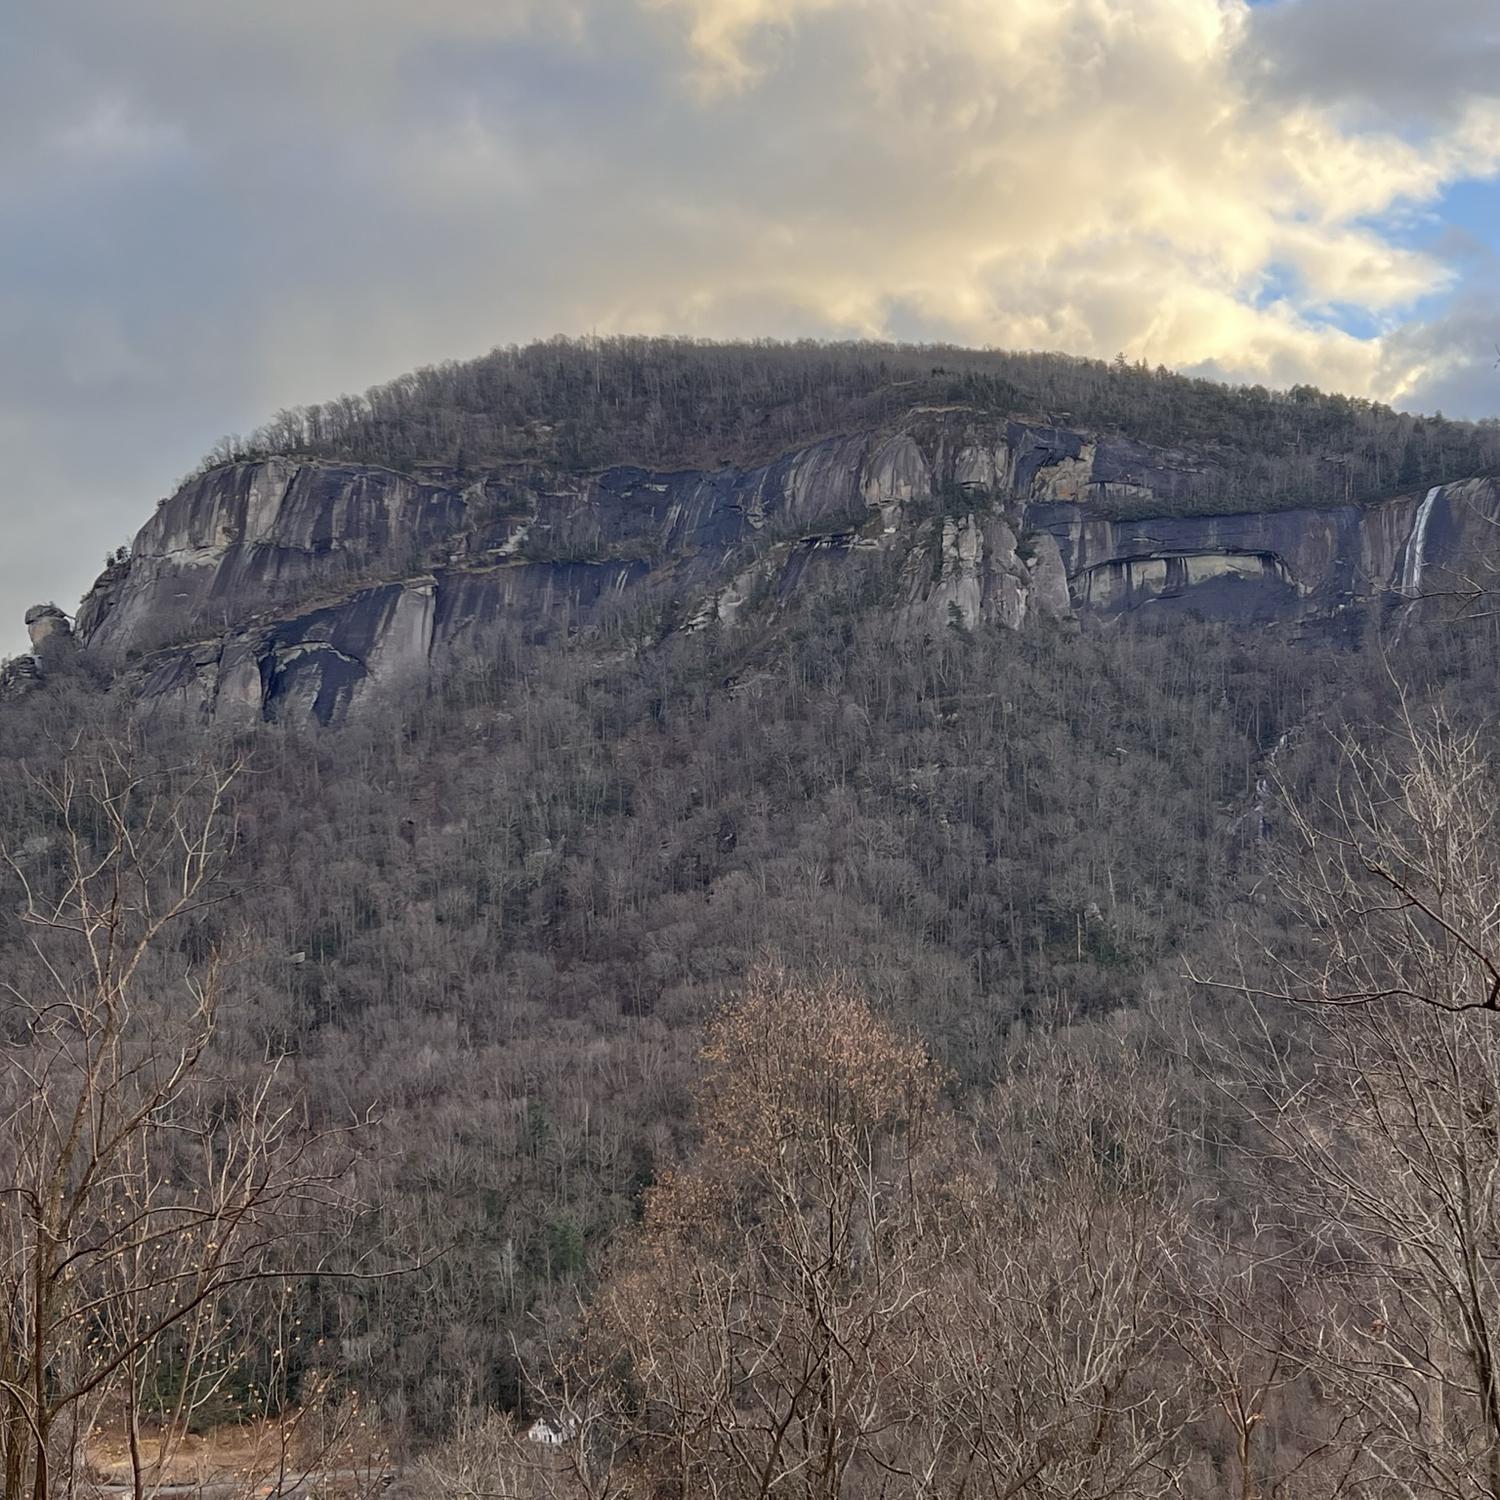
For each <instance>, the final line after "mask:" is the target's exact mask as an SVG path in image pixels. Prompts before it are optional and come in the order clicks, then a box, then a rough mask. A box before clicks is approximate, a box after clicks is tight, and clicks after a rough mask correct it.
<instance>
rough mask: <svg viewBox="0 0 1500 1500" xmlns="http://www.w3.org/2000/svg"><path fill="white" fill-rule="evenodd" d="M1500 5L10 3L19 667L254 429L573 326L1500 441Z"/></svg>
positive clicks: (6, 627)
mask: <svg viewBox="0 0 1500 1500" xmlns="http://www.w3.org/2000/svg"><path fill="white" fill-rule="evenodd" d="M1497 172H1500V4H1497V3H1496V0H1422V3H1421V4H1414V3H1412V0H1260V3H1255V4H1250V3H1247V0H212V3H205V0H0V472H3V478H4V488H3V490H0V519H3V521H4V540H3V543H0V655H5V654H8V653H9V652H11V651H15V650H19V649H21V647H22V645H23V644H24V634H23V632H22V630H21V626H20V619H21V615H22V613H23V611H24V610H25V608H26V607H27V606H28V605H29V604H32V603H36V602H39V601H44V600H49V599H55V600H56V601H57V602H58V603H59V604H62V605H63V607H64V608H68V609H71V608H72V607H73V605H74V603H75V602H76V600H77V599H78V597H79V595H80V594H81V593H82V591H83V590H84V589H85V588H86V587H87V586H88V584H89V582H90V581H91V580H92V578H93V576H94V574H95V573H96V572H97V571H98V569H99V567H100V565H101V563H102V560H103V556H104V553H105V552H106V550H108V549H111V548H113V547H115V546H117V545H119V544H120V543H122V542H125V541H127V540H128V539H129V538H130V536H131V535H132V533H133V532H134V531H135V530H136V529H137V528H138V527H139V526H140V525H141V524H142V523H143V522H144V521H145V520H146V518H147V517H148V516H149V515H150V513H151V510H152V508H153V505H154V502H155V501H156V500H157V499H158V498H159V497H160V496H162V495H164V494H166V493H167V492H169V491H170V489H171V488H172V487H173V486H174V484H175V482H176V480H177V479H178V477H179V476H180V475H182V474H183V473H184V472H186V471H187V470H188V469H190V468H191V467H192V465H193V464H194V463H195V462H196V461H197V459H198V457H199V456H200V455H201V454H202V453H203V452H204V451H205V450H206V449H207V448H209V447H210V446H211V445H212V443H213V442H214V441H215V439H217V438H218V437H220V436H222V435H223V434H225V433H227V432H232V431H238V432H243V431H248V430H249V429H251V428H253V427H254V426H255V425H257V423H259V422H260V421H261V420H263V419H264V418H265V417H267V416H269V415H270V414H271V413H272V412H274V411H275V410H276V409H277V408H279V407H282V406H288V405H294V404H297V403H301V402H306V401H314V400H321V399H324V398H327V397H330V396H333V395H336V394H338V393H340V392H342V391H346V390H360V389H363V388H365V387H366V386H368V385H370V384H372V383H374V382H376V381H378V380H383V379H387V378H389V377H391V376H393V375H396V374H399V373H400V372H401V371H403V370H406V369H409V368H412V367H414V366H416V365H420V364H425V363H431V362H433V361H436V360H442V359H450V358H461V357H465V356H469V355H474V354H478V353H482V352H483V351H485V350H487V349H489V348H491V347H493V346H494V345H496V344H506V343H511V342H521V341H525V340H527V339H530V338H534V337H545V336H548V335H551V334H554V333H575V334H576V333H588V332H599V333H608V332H680V333H689V334H694V335H703V336H718V337H745V336H750V337H759V336H803V335H807V336H818V337H829V338H838V337H889V338H904V339H941V340H951V341H955V342H961V343H966V344H976V345H986V344H988V345H996V346H1000V347H1007V348H1046V349H1061V350H1065V351H1068V352H1071V353H1077V354H1093V355H1099V356H1103V357H1106V358H1112V357H1113V356H1114V355H1115V354H1116V353H1124V354H1125V355H1126V356H1127V357H1129V358H1130V359H1132V360H1134V359H1145V360H1147V361H1148V362H1150V363H1152V364H1157V363H1165V364H1168V365H1172V366H1175V367H1178V368H1182V369H1185V370H1190V371H1194V372H1199V373H1206V374H1211V375H1216V376H1222V377H1224V378H1228V379H1234V380H1240V379H1245V380H1254V381H1261V382H1264V383H1266V384H1272V385H1288V384H1293V383H1296V382H1299V381H1311V382H1313V383H1315V384H1318V385H1321V386H1323V387H1325V388H1334V389H1341V390H1345V391H1349V392H1353V393H1357V394H1361V395H1369V396H1372V397H1375V398H1378V399H1380V400H1385V401H1389V402H1392V403H1394V404H1396V405H1399V406H1402V407H1407V408H1411V409H1419V410H1434V409H1441V410H1442V411H1443V412H1445V413H1446V414H1448V415H1450V416H1469V417H1482V416H1488V415H1496V414H1500V371H1497V370H1496V368H1495V365H1496V356H1497V348H1500V185H1497V182H1496V176H1497Z"/></svg>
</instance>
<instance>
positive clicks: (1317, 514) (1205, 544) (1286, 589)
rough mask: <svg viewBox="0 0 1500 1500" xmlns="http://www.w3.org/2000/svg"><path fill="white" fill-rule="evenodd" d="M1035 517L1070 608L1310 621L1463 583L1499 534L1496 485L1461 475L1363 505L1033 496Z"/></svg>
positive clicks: (1499, 495) (1488, 554)
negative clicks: (1208, 508) (1053, 549)
mask: <svg viewBox="0 0 1500 1500" xmlns="http://www.w3.org/2000/svg"><path fill="white" fill-rule="evenodd" d="M1030 519H1031V522H1032V524H1033V525H1035V526H1037V527H1038V528H1039V529H1041V530H1044V531H1046V532H1047V533H1048V534H1049V535H1050V536H1052V537H1053V538H1054V539H1055V540H1056V542H1057V545H1058V550H1059V552H1060V554H1061V556H1062V559H1063V566H1064V569H1065V570H1066V572H1067V575H1068V581H1069V590H1070V593H1071V596H1072V600H1073V603H1074V606H1075V607H1076V608H1079V609H1083V610H1097V611H1102V612H1105V613H1109V614H1118V613H1121V612H1124V611H1128V610H1134V609H1139V608H1142V607H1145V606H1151V607H1153V608H1156V609H1163V608H1165V609H1188V610H1192V611H1195V612H1197V613H1199V614H1202V615H1204V616H1206V617H1208V618H1211V619H1235V620H1251V621H1254V620H1272V619H1280V620H1306V619H1311V618H1315V617H1329V616H1333V615H1335V614H1337V613H1339V612H1341V611H1345V610H1348V609H1350V608H1351V607H1356V606H1359V605H1362V604H1368V603H1369V602H1371V601H1373V600H1376V599H1387V600H1392V601H1394V600H1401V599H1407V600H1411V599H1415V598H1418V597H1419V596H1420V597H1423V598H1431V597H1433V596H1434V595H1436V594H1439V593H1441V592H1444V591H1447V590H1451V589H1454V588H1457V587H1460V586H1462V581H1463V580H1464V579H1465V578H1466V577H1467V576H1468V575H1469V573H1471V572H1472V571H1473V570H1474V569H1476V568H1482V567H1483V566H1484V563H1485V560H1486V559H1488V558H1489V557H1491V556H1492V555H1493V554H1494V553H1495V552H1496V549H1497V544H1500V493H1497V489H1496V486H1495V484H1494V482H1493V481H1491V480H1467V481H1464V482H1462V483H1459V484H1450V485H1440V486H1436V487H1434V488H1432V489H1429V490H1426V491H1423V492H1422V493H1420V494H1413V495H1400V496H1397V497H1395V498H1393V499H1391V500H1389V501H1386V502H1384V503H1383V504H1380V505H1370V506H1358V505H1343V506H1335V507H1330V508H1328V509H1301V510H1282V511H1264V512H1249V513H1246V514H1243V515H1232V516H1174V517H1162V518H1157V519H1147V520H1141V521H1109V520H1103V519H1098V518H1095V517H1091V516H1090V515H1089V514H1088V512H1087V510H1086V509H1085V508H1083V507H1080V506H1061V505H1037V506H1033V507H1032V508H1031V511H1030Z"/></svg>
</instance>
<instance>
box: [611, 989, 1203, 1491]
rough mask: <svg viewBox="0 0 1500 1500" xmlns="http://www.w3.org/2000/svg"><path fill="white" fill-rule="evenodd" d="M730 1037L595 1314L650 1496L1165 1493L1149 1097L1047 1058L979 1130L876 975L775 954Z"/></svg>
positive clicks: (1165, 1254) (1164, 1391) (1172, 1394)
mask: <svg viewBox="0 0 1500 1500" xmlns="http://www.w3.org/2000/svg"><path fill="white" fill-rule="evenodd" d="M705 1056H706V1059H707V1061H708V1072H707V1076H706V1078H705V1080H704V1083H703V1086H702V1089H701V1091H700V1093H699V1117H700V1121H701V1124H702V1127H703V1134H704V1140H703V1145H702V1148H701V1150H700V1152H699V1154H698V1155H697V1156H695V1158H694V1159H693V1161H692V1163H691V1164H690V1165H689V1166H687V1167H685V1168H684V1169H682V1170H681V1171H679V1172H677V1173H674V1174H673V1175H672V1176H670V1177H669V1178H668V1179H667V1180H666V1181H664V1182H663V1184H662V1185H661V1186H660V1187H659V1188H658V1189H657V1190H656V1191H655V1192H654V1193H653V1195H652V1196H651V1198H650V1201H649V1203H648V1206H647V1212H646V1218H645V1222H644V1225H643V1227H642V1229H641V1231H640V1233H639V1234H637V1235H634V1236H631V1237H629V1239H628V1240H627V1242H626V1243H625V1244H624V1245H622V1247H621V1251H620V1254H619V1257H618V1263H617V1269H616V1271H615V1273H614V1274H613V1275H612V1276H611V1277H610V1278H609V1279H608V1280H607V1282H606V1284H605V1286H604V1288H603V1289H602V1291H601V1293H600V1295H599V1297H598V1299H597V1301H596V1303H595V1305H594V1307H593V1309H592V1310H591V1312H590V1314H589V1318H588V1322H587V1329H586V1338H585V1345H586V1347H587V1346H592V1348H593V1349H594V1350H595V1351H596V1358H597V1359H598V1361H599V1366H600V1368H601V1370H603V1372H604V1378H603V1379H602V1380H599V1381H598V1382H597V1384H596V1386H595V1393H596V1394H595V1397H594V1399H596V1400H600V1401H602V1402H604V1403H605V1405H606V1407H608V1408H610V1409H612V1410H614V1411H615V1412H617V1413H618V1420H619V1421H620V1422H621V1423H622V1424H623V1425H624V1426H625V1427H626V1428H627V1429H628V1431H629V1435H630V1441H629V1443H628V1456H629V1458H630V1464H629V1465H628V1466H624V1467H625V1469H626V1472H627V1473H628V1474H629V1476H630V1478H629V1479H628V1483H627V1492H628V1493H631V1494H639V1495H649V1494H673V1495H687V1494H694V1495H714V1496H725V1497H740V1496H767V1495H772V1494H794V1495H799V1496H805V1497H807V1500H837V1497H844V1496H850V1495H862V1496H863V1495H872V1496H877V1495H889V1496H896V1495H902V1496H934V1497H935V1496H955V1497H957V1496H961V1495H989V1496H996V1497H998V1496H1002V1495H1008V1496H1021V1495H1038V1496H1040V1495H1048V1496H1058V1497H1076V1500H1084V1497H1103V1496H1125V1495H1130V1496H1140V1495H1150V1494H1158V1493H1162V1494H1164V1493H1168V1492H1170V1486H1171V1483H1172V1477H1171V1464H1170V1462H1169V1455H1168V1450H1169V1448H1170V1446H1171V1443H1172V1439H1173V1436H1174V1434H1175V1432H1176V1431H1177V1426H1178V1425H1180V1417H1181V1414H1180V1412H1179V1411H1178V1410H1177V1409H1176V1400H1177V1397H1178V1395H1179V1387H1180V1382H1179V1383H1174V1382H1173V1379H1172V1377H1171V1375H1170V1373H1169V1374H1167V1375H1166V1376H1165V1377H1163V1378H1158V1373H1157V1372H1156V1371H1154V1370H1152V1369H1150V1364H1151V1360H1152V1357H1153V1354H1154V1352H1155V1351H1156V1349H1157V1347H1158V1345H1160V1344H1161V1342H1162V1338H1163V1328H1162V1324H1161V1318H1162V1316H1163V1314H1164V1311H1165V1309H1164V1301H1163V1299H1162V1298H1161V1296H1160V1289H1161V1285H1162V1277H1163V1276H1164V1274H1165V1272H1166V1269H1167V1266H1168V1264H1169V1256H1170V1247H1171V1245H1172V1243H1173V1237H1174V1234H1175V1231H1176V1220H1177V1214H1176V1210H1175V1208H1174V1206H1173V1204H1172V1203H1171V1201H1170V1197H1169V1195H1168V1196H1163V1195H1162V1194H1161V1192H1160V1191H1159V1188H1160V1185H1161V1179H1160V1175H1159V1165H1160V1163H1159V1157H1158V1158H1153V1155H1152V1150H1153V1147H1156V1146H1159V1145H1160V1139H1159V1138H1158V1137H1157V1136H1156V1135H1155V1134H1154V1133H1153V1126H1152V1120H1153V1116H1152V1112H1151V1108H1150V1106H1149V1105H1145V1106H1143V1105H1142V1104H1141V1098H1142V1097H1145V1098H1150V1097H1151V1096H1150V1095H1149V1094H1147V1095H1146V1096H1138V1095H1135V1094H1134V1093H1132V1092H1131V1091H1130V1090H1129V1089H1125V1090H1122V1091H1120V1092H1119V1094H1118V1095H1117V1096H1116V1098H1117V1101H1118V1104H1119V1107H1118V1108H1111V1107H1110V1106H1109V1104H1108V1102H1107V1100H1106V1101H1103V1105H1102V1107H1101V1097H1100V1087H1099V1085H1100V1082H1101V1076H1102V1075H1101V1074H1100V1072H1099V1070H1098V1069H1097V1068H1096V1067H1093V1066H1090V1065H1087V1064H1085V1063H1084V1062H1083V1061H1082V1060H1081V1059H1076V1058H1075V1059H1074V1060H1073V1062H1074V1064H1075V1066H1073V1067H1072V1068H1071V1069H1062V1070H1059V1069H1058V1068H1057V1067H1054V1066H1053V1064H1054V1063H1056V1062H1057V1061H1058V1059H1059V1058H1060V1057H1061V1054H1060V1053H1059V1054H1057V1055H1056V1056H1055V1057H1054V1056H1048V1057H1046V1058H1043V1057H1040V1056H1039V1057H1036V1058H1034V1059H1032V1061H1034V1062H1035V1064H1036V1071H1035V1073H1034V1074H1032V1075H1030V1076H1024V1075H1018V1076H1017V1077H1016V1078H1015V1079H1014V1080H1013V1081H1012V1082H1011V1083H1010V1084H1009V1086H1005V1087H1002V1089H1001V1091H1000V1095H999V1100H998V1103H997V1106H996V1111H995V1114H994V1116H993V1117H992V1119H991V1120H990V1122H989V1124H988V1125H987V1127H986V1135H987V1141H986V1142H985V1144H984V1146H983V1147H982V1146H981V1143H980V1142H979V1141H977V1140H976V1139H975V1137H974V1135H973V1133H972V1131H967V1130H965V1129H964V1128H963V1127H962V1126H961V1124H960V1123H959V1121H958V1120H957V1119H956V1117H954V1116H953V1115H952V1114H951V1112H949V1111H947V1110H944V1109H943V1108H941V1107H940V1095H939V1084H940V1077H939V1075H938V1073H937V1071H936V1070H935V1069H934V1067H933V1065H932V1064H931V1062H930V1061H929V1060H928V1059H927V1057H926V1054H925V1051H924V1049H923V1048H922V1047H921V1046H920V1045H919V1044H917V1043H915V1042H912V1041H910V1040H908V1039H906V1038H904V1037H902V1036H901V1035H900V1034H899V1033H897V1032H896V1031H894V1030H893V1029H892V1028H891V1027H889V1026H888V1025H886V1024H885V1023H884V1022H882V1021H880V1020H878V1019H877V1018H876V1017H875V1016H874V1015H873V1014H872V1013H871V1011H870V1010H869V1008H868V1006H867V1005H866V1004H865V1002H864V1001H863V999H862V998H861V997H860V996H859V995H858V993H857V992H855V991H854V990H853V989H852V988H850V987H849V986H848V985H845V984H840V983H833V984H810V983H805V982H800V981H794V980H790V979H788V978H786V977H785V976H783V975H779V974H775V973H770V972H766V971H762V972H760V973H759V974H757V975H756V976H755V977H754V978H753V979H752V981H751V983H750V986H749V990H748V993H747V995H746V997H745V999H744V1000H743V1001H742V1002H741V1003H740V1004H739V1005H736V1006H734V1007H732V1008H731V1009H730V1010H729V1011H727V1012H726V1013H725V1014H724V1015H723V1017H722V1018H721V1019H720V1020H719V1021H718V1023H717V1024H716V1025H715V1027H714V1028H713V1030H712V1032H711V1037H710V1042H709V1046H708V1048H707V1050H706V1053H705ZM1155 1123H1156V1124H1158V1125H1159V1124H1160V1119H1159V1118H1156V1121H1155ZM997 1163H998V1165H997ZM611 1361H612V1363H613V1367H614V1368H613V1371H612V1372H611V1371H609V1370H608V1369H607V1365H608V1364H609V1363H610V1362H611ZM613 1456H614V1457H615V1459H616V1464H615V1471H616V1477H617V1479H618V1477H619V1474H620V1471H621V1468H622V1465H620V1463H619V1462H618V1460H619V1456H620V1455H619V1452H618V1451H616V1452H615V1453H614V1455H613Z"/></svg>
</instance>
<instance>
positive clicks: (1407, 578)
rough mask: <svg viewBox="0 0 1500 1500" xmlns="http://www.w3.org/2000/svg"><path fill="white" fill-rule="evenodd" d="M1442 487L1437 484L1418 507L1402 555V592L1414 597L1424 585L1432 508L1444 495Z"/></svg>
mask: <svg viewBox="0 0 1500 1500" xmlns="http://www.w3.org/2000/svg"><path fill="white" fill-rule="evenodd" d="M1442 489H1443V487H1442V485H1440V484H1435V485H1433V487H1432V488H1431V489H1430V490H1428V491H1427V498H1426V499H1425V500H1423V501H1422V503H1421V504H1420V505H1419V506H1418V507H1417V516H1416V519H1415V520H1414V521H1413V522H1412V525H1411V535H1410V536H1409V537H1407V539H1406V551H1405V552H1404V553H1402V555H1401V592H1402V593H1403V594H1407V595H1413V594H1415V593H1416V592H1417V590H1418V589H1419V588H1420V587H1421V585H1422V554H1423V552H1424V551H1425V550H1426V547H1427V525H1428V522H1430V521H1431V520H1432V507H1433V506H1434V505H1435V504H1436V503H1437V497H1438V496H1439V495H1440V494H1441V493H1442Z"/></svg>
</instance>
